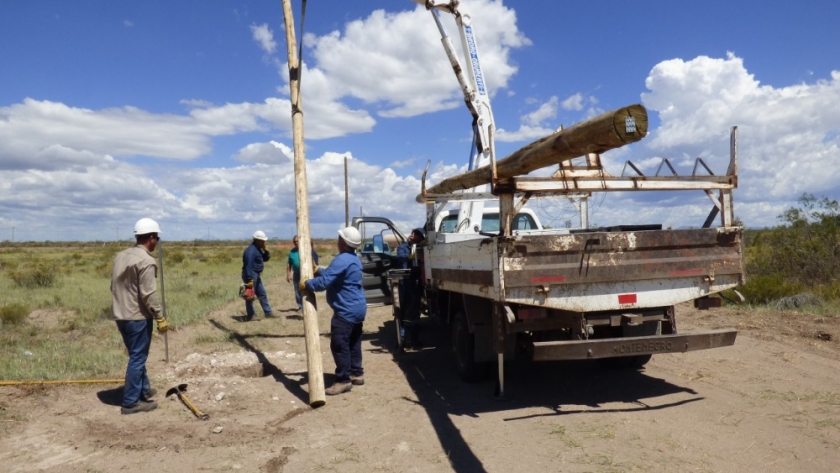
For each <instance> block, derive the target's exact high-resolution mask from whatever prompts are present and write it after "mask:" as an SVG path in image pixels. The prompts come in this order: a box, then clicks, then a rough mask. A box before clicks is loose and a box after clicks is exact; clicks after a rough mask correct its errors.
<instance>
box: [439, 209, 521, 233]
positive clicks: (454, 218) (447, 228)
mask: <svg viewBox="0 0 840 473" xmlns="http://www.w3.org/2000/svg"><path fill="white" fill-rule="evenodd" d="M457 224H458V214H457V213H454V214H449V215H447V216H445V217H443V219H442V220H441V221H440V226H439V227H438V231H439V232H441V233H452V232H454V231H455V226H456V225H457ZM536 228H537V223H536V222H535V221H534V219H533V217H531V216H530V215H528V214H526V213H518V214H516V217H514V219H513V230H534V229H536ZM481 231H483V232H498V231H499V213H498V212H496V213H486V214H484V215H482V217H481Z"/></svg>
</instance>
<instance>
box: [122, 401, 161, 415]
mask: <svg viewBox="0 0 840 473" xmlns="http://www.w3.org/2000/svg"><path fill="white" fill-rule="evenodd" d="M155 409H157V403H156V402H155V401H151V402H145V401H140V402H138V403H137V404H135V405H133V406H131V407H125V406H123V407H122V408H121V409H120V412H121V413H123V414H137V413H138V412H149V411H153V410H155Z"/></svg>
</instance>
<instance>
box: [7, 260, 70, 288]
mask: <svg viewBox="0 0 840 473" xmlns="http://www.w3.org/2000/svg"><path fill="white" fill-rule="evenodd" d="M58 270H59V268H58V267H57V266H56V265H55V264H54V263H38V264H36V265H34V266H30V267H24V268H20V269H15V270H13V271H9V278H11V279H12V281H14V283H15V284H16V285H17V286H19V287H24V288H27V289H33V288H38V287H53V286H54V285H55V282H56V280H57V279H58Z"/></svg>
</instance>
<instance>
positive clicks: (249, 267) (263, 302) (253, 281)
mask: <svg viewBox="0 0 840 473" xmlns="http://www.w3.org/2000/svg"><path fill="white" fill-rule="evenodd" d="M267 241H268V237H267V236H265V233H264V232H263V231H262V230H257V231H255V232H254V237H253V241H252V242H251V244H250V245H248V248H245V251H244V252H243V253H242V282H243V283H245V286H246V287H247V288H248V289H253V290H254V296H256V298H257V299H258V300H259V301H260V306H262V310H263V313H264V314H265V316H266V317H272V316H273V314H272V313H271V306H270V305H269V304H268V294H266V292H265V286H263V283H262V278H261V277H260V276H261V274H262V272H263V269H264V268H265V262H266V261H268V259H269V258H271V253H269V252H268V249H266V247H265V243H266V242H267ZM243 320H244V321H245V322H249V321H251V320H254V300H253V299H250V298H249V299H245V317H244V319H243Z"/></svg>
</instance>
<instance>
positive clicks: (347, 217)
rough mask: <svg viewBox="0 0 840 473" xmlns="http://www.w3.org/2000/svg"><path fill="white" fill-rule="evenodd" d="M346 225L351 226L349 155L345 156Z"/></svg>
mask: <svg viewBox="0 0 840 473" xmlns="http://www.w3.org/2000/svg"><path fill="white" fill-rule="evenodd" d="M344 226H345V227H349V226H350V188H349V187H348V186H347V156H344Z"/></svg>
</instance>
